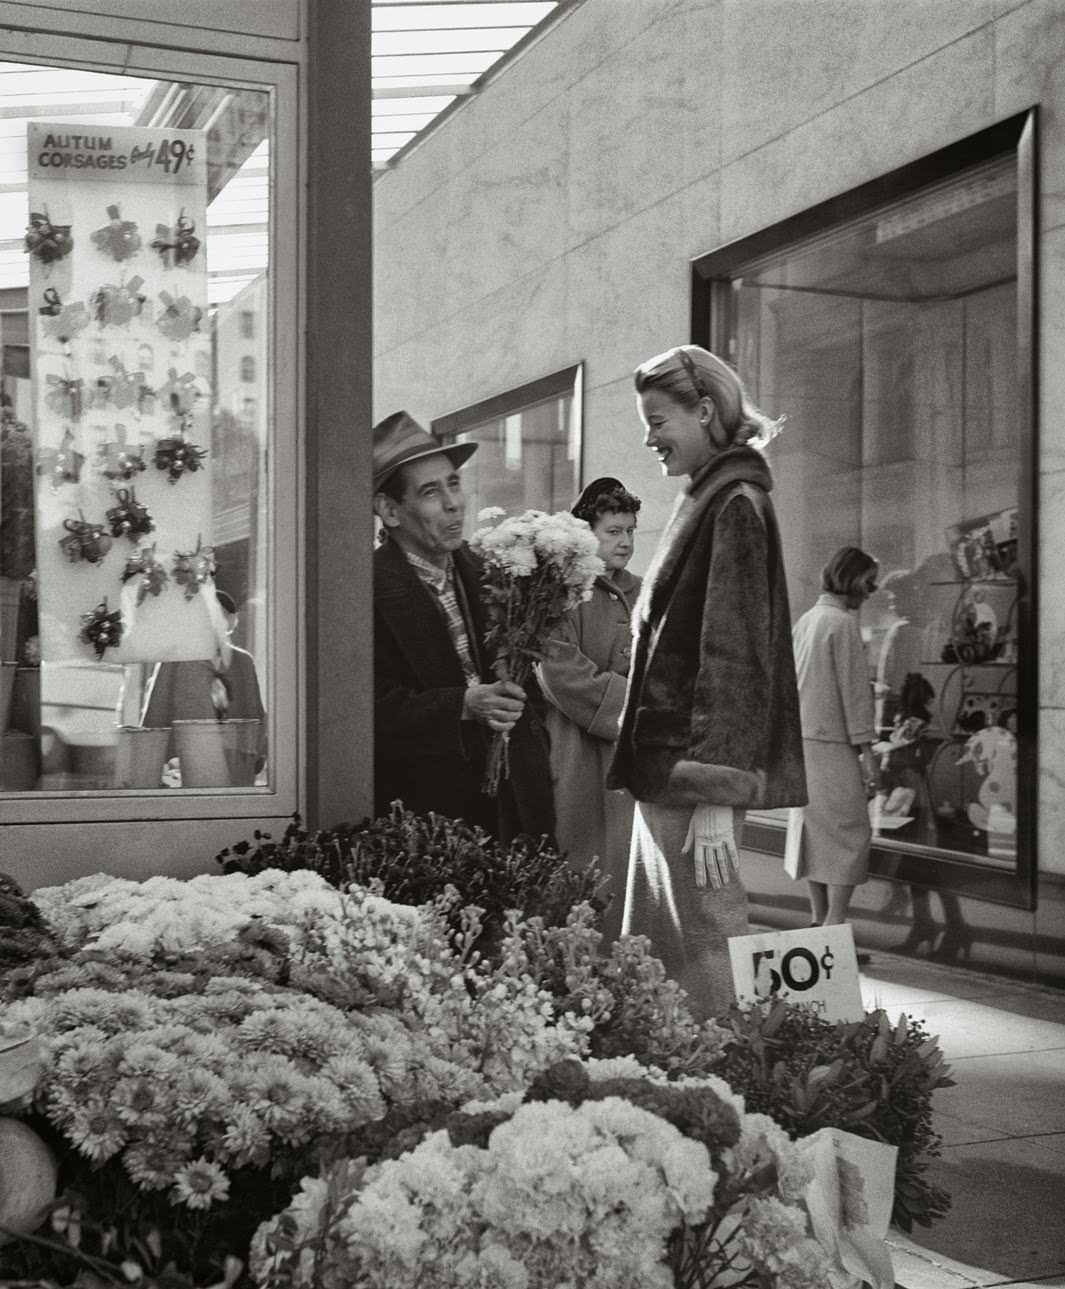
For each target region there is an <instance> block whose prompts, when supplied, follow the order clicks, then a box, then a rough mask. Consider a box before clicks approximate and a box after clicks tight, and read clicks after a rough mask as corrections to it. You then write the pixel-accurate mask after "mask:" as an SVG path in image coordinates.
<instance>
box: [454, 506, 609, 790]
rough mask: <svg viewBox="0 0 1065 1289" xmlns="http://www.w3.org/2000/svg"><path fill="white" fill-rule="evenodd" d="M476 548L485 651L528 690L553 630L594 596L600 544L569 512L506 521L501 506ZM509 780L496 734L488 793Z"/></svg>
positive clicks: (487, 517)
mask: <svg viewBox="0 0 1065 1289" xmlns="http://www.w3.org/2000/svg"><path fill="white" fill-rule="evenodd" d="M478 519H479V520H480V521H481V522H482V523H487V524H488V525H489V526H488V527H485V528H479V529H478V530H477V532H475V533H474V535H473V540H472V541H471V543H470V545H471V547H472V549H473V550H474V551H476V552H477V554H479V555H480V556H481V559H482V560H483V566H484V568H483V573H482V583H483V587H484V600H485V605H486V609H487V613H488V632H487V634H486V637H485V647H486V649H487V651H488V654H489V656H490V657H493V658H494V660H495V662H494V666H495V671H496V675H497V676H498V677H499V679H500V680H510V681H513V682H514V683H515V684H517V685H523V686H524V685H525V683H526V682H527V681H528V679H529V676H530V674H531V672H532V668H533V664H534V663H535V662H536V661H537V660H538V659H539V658H540V657H541V655H542V653H543V649H544V645H545V643H546V641H547V638H548V635H549V634H550V632H551V629H552V628H553V627H554V626H555V625H556V624H557V623H558V622H559V621H561V619H562V618H563V617H564V616H565V615H566V614H567V613H568V612H569V610H570V609H573V608H576V606H577V605H578V604H580V603H581V601H582V600H587V599H589V598H590V596H591V594H592V587H593V585H594V584H595V579H596V577H597V576H598V575H599V574H600V573H601V572H602V571H603V567H604V565H603V561H602V560H601V559H600V558H599V555H598V550H599V543H598V541H597V540H596V538H595V535H594V534H593V533H592V530H591V528H589V526H588V525H587V524H586V523H585V521H584V520H583V519H577V518H576V516H575V515H571V514H570V512H569V511H568V510H564V511H559V513H558V514H554V515H549V514H546V513H545V512H544V511H542V510H526V511H525V513H524V514H521V515H516V516H513V517H511V518H509V519H508V518H506V516H505V512H504V511H503V510H501V509H499V508H498V507H489V508H488V509H487V510H482V511H481V513H480V514H479V515H478ZM507 773H508V762H507V736H506V734H498V733H497V734H494V735H493V737H492V747H491V750H490V753H489V757H488V765H487V767H486V770H485V779H484V790H485V792H487V793H489V794H495V793H496V792H497V791H498V789H499V783H500V780H502V779H505V778H506V777H507Z"/></svg>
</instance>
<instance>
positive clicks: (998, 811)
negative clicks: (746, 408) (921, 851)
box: [731, 157, 1020, 869]
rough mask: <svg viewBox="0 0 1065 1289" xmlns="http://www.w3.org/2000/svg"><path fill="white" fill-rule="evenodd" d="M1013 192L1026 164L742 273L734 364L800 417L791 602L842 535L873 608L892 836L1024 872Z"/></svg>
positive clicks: (778, 467)
mask: <svg viewBox="0 0 1065 1289" xmlns="http://www.w3.org/2000/svg"><path fill="white" fill-rule="evenodd" d="M1016 205H1017V194H1016V175H1015V161H1014V159H1013V158H1012V157H1008V158H1005V159H1003V160H1001V161H996V162H993V163H988V164H985V165H982V166H979V167H975V168H973V169H972V170H971V171H968V172H966V173H964V174H963V175H961V176H959V177H957V178H954V179H951V180H949V181H945V182H943V183H940V184H937V185H932V186H930V187H928V188H926V189H925V190H923V191H922V192H921V193H919V194H918V195H916V196H911V197H908V198H906V199H905V200H902V201H899V202H897V203H896V204H894V205H892V206H889V207H885V208H882V209H880V210H878V211H876V212H874V213H873V214H871V215H868V216H864V217H862V218H860V219H857V220H854V221H852V222H850V223H848V224H845V225H842V226H838V227H836V228H835V229H833V230H831V231H830V232H828V233H826V234H823V235H820V236H817V237H814V238H811V239H809V240H807V241H805V242H802V243H798V244H795V245H793V246H792V247H790V248H788V249H786V250H784V251H777V252H774V253H772V254H770V255H767V256H765V257H764V258H762V259H759V260H756V261H752V262H750V263H748V264H745V265H744V266H742V268H739V269H737V270H735V272H734V275H733V280H732V285H731V305H732V328H733V339H734V342H735V351H734V356H735V361H736V364H737V366H738V367H739V369H740V370H741V371H743V372H745V373H751V374H752V375H753V377H754V379H753V384H754V386H755V388H756V389H757V390H758V392H759V396H760V398H761V399H762V400H763V401H764V402H765V403H766V404H767V405H769V406H773V407H779V408H781V409H783V410H784V411H786V412H787V414H788V424H787V426H786V428H785V432H784V433H783V434H782V435H781V436H780V437H779V438H778V439H777V440H776V441H775V442H774V443H773V445H772V447H771V449H770V452H771V455H772V457H773V462H774V467H775V469H774V473H775V478H776V483H777V487H776V491H775V493H774V497H775V499H776V505H777V510H778V514H779V515H780V520H781V527H782V529H783V531H784V533H785V534H786V541H785V556H786V560H787V565H788V581H789V587H790V589H791V595H792V603H793V606H798V607H799V608H801V606H804V605H806V604H808V603H810V602H812V600H813V599H814V598H815V597H816V592H817V585H818V574H819V570H820V569H821V567H822V565H823V564H824V562H825V560H826V558H827V557H828V555H830V554H831V553H832V551H834V550H836V549H838V548H839V547H841V546H843V545H848V544H852V545H856V546H860V547H861V548H862V549H863V550H868V551H869V552H871V553H872V554H873V555H874V556H875V557H876V558H877V559H878V560H879V562H880V567H881V570H882V573H881V589H880V590H879V592H878V593H877V594H876V595H874V596H873V597H872V598H871V599H870V600H869V601H868V602H867V604H866V605H865V606H864V608H863V610H862V630H863V637H864V639H865V642H866V647H867V653H868V663H869V676H870V682H871V683H872V684H873V686H874V689H875V697H876V708H877V725H878V733H879V742H878V744H877V748H876V751H877V754H878V756H879V764H880V784H879V788H880V791H879V794H878V797H877V800H876V802H874V804H873V807H872V809H873V822H874V827H875V830H876V832H877V834H878V844H880V845H881V846H886V847H888V848H889V849H890V848H891V847H892V846H894V845H896V844H897V843H910V844H913V845H919V846H922V847H937V848H942V849H945V850H948V851H951V852H958V853H960V854H962V855H964V856H966V857H968V858H970V859H973V860H978V861H979V862H980V863H982V864H987V865H1000V866H1003V867H1008V868H1011V869H1012V868H1013V866H1014V864H1015V860H1016V851H1017V846H1016V831H1017V815H1016V804H1017V770H1016V762H1017V738H1016V734H1017V730H1016V724H1017V722H1016V693H1017V670H1016V669H1017V661H1018V660H1017V612H1016V604H1017V564H1016V560H1017V519H1018V509H1017V507H1018V498H1019V467H1020V460H1019V450H1018V444H1019V429H1020V427H1019V424H1018V413H1019V398H1018V384H1017V341H1016V317H1017V284H1016V272H1017V268H1016V262H1017V214H1016Z"/></svg>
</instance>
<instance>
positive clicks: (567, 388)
mask: <svg viewBox="0 0 1065 1289" xmlns="http://www.w3.org/2000/svg"><path fill="white" fill-rule="evenodd" d="M564 394H568V395H569V396H570V397H571V398H572V399H573V414H574V416H575V417H576V418H577V451H576V455H575V461H576V475H577V480H578V483H580V482H582V481H583V479H584V363H583V362H580V363H574V365H573V366H572V367H563V368H561V369H560V370H559V371H555V372H551V373H550V374H549V375H547V376H540V377H537V379H536V380H531V381H528V382H527V383H526V384H524V385H518V386H516V387H515V388H513V389H508V390H506V391H505V392H503V393H502V394H493V395H492V397H490V398H485V399H482V400H481V401H480V402H479V403H470V404H468V405H467V406H466V407H462V408H459V409H458V411H455V412H448V413H447V414H446V415H444V416H439V417H436V418H435V419H434V420H433V421H431V422H430V424H429V429H430V431H431V432H432V434H433V435H434V436H435V437H436V438H438V439H439V440H440V441H441V443H454V442H455V440H456V439H457V438H458V436H459V435H460V434H465V433H467V432H469V431H470V430H473V429H476V428H477V426H479V425H482V424H483V423H484V422H486V421H497V420H502V419H503V418H504V417H507V416H513V415H514V413H515V412H521V411H524V410H525V409H527V408H530V407H534V406H535V405H536V404H537V403H544V402H546V401H547V400H548V399H550V398H558V397H559V396H560V395H564Z"/></svg>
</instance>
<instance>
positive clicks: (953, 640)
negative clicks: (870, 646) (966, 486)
mask: <svg viewBox="0 0 1065 1289" xmlns="http://www.w3.org/2000/svg"><path fill="white" fill-rule="evenodd" d="M1007 514H1008V515H1010V516H1011V518H1010V520H1009V525H1010V527H1009V528H1007V527H1003V525H1005V524H1006V522H1007V521H1006V520H1002V521H1001V522H1000V523H999V524H998V526H997V527H995V528H993V527H992V525H991V522H990V520H991V519H995V518H996V517H994V516H992V517H990V518H989V519H985V520H981V521H979V523H978V524H976V525H957V526H956V527H955V528H954V529H951V530H948V531H949V532H951V533H953V534H954V535H955V540H956V541H965V542H969V543H976V545H977V546H979V547H980V548H981V549H982V548H983V546H984V544H986V543H985V539H986V540H987V541H990V539H991V538H992V537H999V538H1001V539H1002V541H1004V542H1008V541H1009V537H1008V532H1009V531H1011V530H1012V532H1013V533H1014V534H1015V531H1016V511H1015V510H1013V511H1010V512H1005V511H1004V512H1002V515H1007ZM963 530H964V538H962V537H959V536H958V534H959V533H961V532H962V531H963ZM1004 534H1006V535H1004ZM958 549H961V548H960V547H959V548H958ZM974 549H975V548H974ZM1007 549H1008V548H1007ZM987 558H988V559H990V556H988V557H987ZM1010 559H1011V563H1010V567H1011V568H1012V569H1013V571H1014V572H1015V571H1016V561H1015V553H1014V554H1013V555H1012V556H1011V557H1010ZM951 560H952V562H953V564H954V567H955V569H957V568H958V566H959V560H962V561H964V564H965V567H969V568H976V567H979V568H981V569H982V570H983V569H984V566H983V565H981V564H979V563H978V561H977V560H976V557H975V555H974V554H973V549H969V548H966V553H964V554H959V553H958V550H957V549H955V548H954V547H952V550H951ZM1005 560H1006V557H1002V558H1001V559H1000V561H999V565H998V566H997V567H995V568H990V569H989V570H987V571H989V572H990V575H989V576H986V577H985V576H976V577H972V578H967V577H958V578H950V579H942V580H936V581H929V582H926V583H924V585H923V587H922V592H923V593H922V596H921V600H922V603H921V604H920V605H919V606H918V605H917V604H916V602H914V603H909V602H907V601H905V599H904V598H902V599H901V602H900V603H899V604H894V605H893V607H894V608H895V610H896V612H897V613H899V614H900V624H899V625H897V626H896V627H895V628H893V629H889V631H888V632H887V633H886V636H885V641H884V645H883V646H882V650H883V652H884V653H885V654H890V652H891V649H892V648H893V647H896V648H899V651H900V653H901V654H902V658H900V660H899V661H898V663H897V665H896V667H895V671H894V675H892V674H891V673H892V668H891V665H890V664H889V663H885V662H884V659H883V658H882V660H881V665H880V667H879V669H878V680H879V681H880V686H879V687H880V690H881V691H882V692H881V694H880V695H879V697H880V700H881V701H880V711H881V720H880V741H879V742H878V743H877V744H876V749H875V750H876V752H877V754H878V755H879V756H880V758H881V790H882V793H883V794H884V796H885V801H886V802H890V800H891V798H892V795H893V794H896V800H902V797H901V796H900V795H897V794H901V793H905V795H906V799H907V807H906V810H905V812H902V811H899V812H898V813H899V814H904V815H905V816H907V817H908V818H907V826H899V825H895V827H896V832H895V833H893V835H895V836H898V837H899V839H900V840H904V841H912V842H916V843H918V844H921V845H928V846H936V847H941V848H945V849H949V850H956V851H960V852H963V853H967V854H971V855H974V856H980V857H988V858H992V859H1002V860H1007V861H1009V862H1012V861H1013V859H1014V858H1015V854H1016V829H1017V821H1016V802H1017V739H1016V723H1017V717H1016V703H1017V698H1016V689H1017V667H1016V660H1017V639H1016V632H1017V599H1018V587H1017V584H1016V581H1015V579H1014V577H1012V576H1008V575H1006V574H1005V573H1004V572H1003V567H1004V566H1005ZM885 584H886V589H887V590H888V592H889V594H890V592H891V590H892V587H891V583H890V578H888V579H885ZM904 589H908V588H904ZM918 624H923V626H921V627H920V628H919V626H918ZM908 637H909V639H908ZM907 640H908V652H907ZM918 641H919V643H917V642H918ZM922 655H923V656H922ZM903 665H905V666H906V667H907V668H912V670H908V671H907V672H906V674H905V678H904V680H903V681H902V683H901V684H900V683H899V680H898V672H899V669H900V668H901V667H902V666H903ZM889 678H890V679H891V681H892V683H890V684H889V683H888V681H889ZM885 716H890V720H891V723H890V725H888V724H887V722H886V720H885ZM883 813H884V815H885V817H886V819H890V815H891V811H890V809H889V808H888V806H887V804H884V806H883Z"/></svg>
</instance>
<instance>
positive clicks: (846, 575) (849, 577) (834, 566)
mask: <svg viewBox="0 0 1065 1289" xmlns="http://www.w3.org/2000/svg"><path fill="white" fill-rule="evenodd" d="M879 568H880V565H879V563H878V562H877V561H876V560H875V559H873V557H872V555H867V554H866V553H865V551H863V550H860V549H859V548H858V547H857V546H844V547H843V548H842V549H841V550H838V551H836V553H835V555H833V556H832V558H831V559H830V560H829V561H828V563H827V564H826V565H825V566H824V568H823V569H822V570H821V590H822V591H828V593H829V594H830V595H842V596H844V597H846V596H848V595H855V594H857V592H859V591H864V590H867V589H868V582H869V574H870V573H875V572H877V571H878V570H879Z"/></svg>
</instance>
